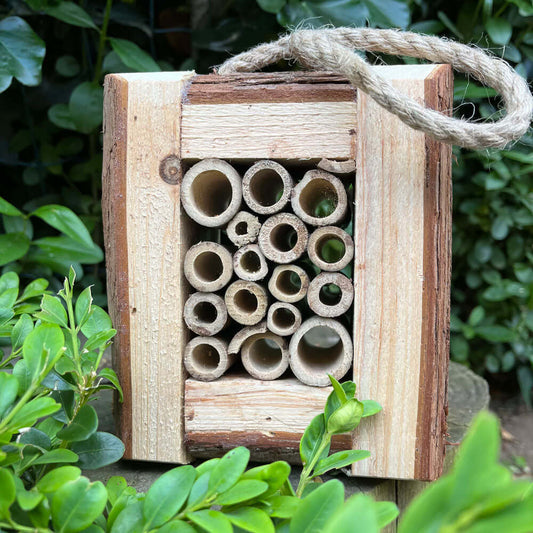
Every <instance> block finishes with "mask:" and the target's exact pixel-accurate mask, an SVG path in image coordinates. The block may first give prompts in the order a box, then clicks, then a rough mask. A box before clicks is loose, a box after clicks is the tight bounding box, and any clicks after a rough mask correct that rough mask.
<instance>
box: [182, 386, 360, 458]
mask: <svg viewBox="0 0 533 533" xmlns="http://www.w3.org/2000/svg"><path fill="white" fill-rule="evenodd" d="M331 391H332V388H331V387H323V388H320V387H308V386H306V385H303V384H302V383H300V382H299V381H298V380H297V379H295V378H284V379H277V380H274V381H260V380H257V379H253V378H251V377H249V376H223V377H222V378H220V379H218V380H217V381H210V382H202V381H196V380H194V379H191V378H189V379H187V380H186V383H185V438H186V441H187V447H188V449H189V451H190V453H191V454H192V455H193V456H195V457H213V456H214V455H222V454H223V453H225V452H226V451H228V450H230V449H231V448H234V447H235V446H246V447H248V448H250V450H251V452H252V458H253V459H254V460H256V461H272V460H278V459H283V460H285V461H289V462H292V463H299V462H300V458H299V454H298V449H299V443H300V438H301V437H302V434H303V432H304V430H305V428H306V427H307V425H308V424H309V422H311V420H312V419H313V417H315V416H316V415H317V414H319V413H320V412H322V411H323V410H324V405H325V403H326V399H327V397H328V395H329V393H330V392H331ZM350 447H351V437H350V436H349V435H339V436H336V437H335V438H334V439H333V442H332V450H335V451H340V450H347V449H350Z"/></svg>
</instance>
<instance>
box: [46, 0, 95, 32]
mask: <svg viewBox="0 0 533 533" xmlns="http://www.w3.org/2000/svg"><path fill="white" fill-rule="evenodd" d="M45 13H46V14H47V15H50V16H51V17H54V18H56V19H59V20H62V21H63V22H66V23H67V24H72V25H73V26H79V27H80V28H91V29H93V30H97V31H98V28H97V27H96V25H95V23H94V22H93V20H92V18H91V17H90V16H89V15H88V13H87V12H86V11H85V10H84V9H83V8H81V7H80V6H79V5H77V4H75V3H74V2H65V1H62V2H60V3H59V4H57V5H51V6H47V7H46V9H45Z"/></svg>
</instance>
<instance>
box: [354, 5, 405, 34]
mask: <svg viewBox="0 0 533 533" xmlns="http://www.w3.org/2000/svg"><path fill="white" fill-rule="evenodd" d="M363 3H364V4H365V6H366V7H367V9H368V12H369V17H368V18H369V20H371V21H372V23H373V24H374V25H376V26H378V27H381V28H406V27H407V26H408V25H409V22H410V21H411V15H410V10H409V4H408V3H407V2H402V1H401V0H363Z"/></svg>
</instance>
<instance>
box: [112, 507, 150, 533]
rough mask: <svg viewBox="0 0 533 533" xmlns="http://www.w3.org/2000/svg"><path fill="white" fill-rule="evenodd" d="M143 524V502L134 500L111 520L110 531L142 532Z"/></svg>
mask: <svg viewBox="0 0 533 533" xmlns="http://www.w3.org/2000/svg"><path fill="white" fill-rule="evenodd" d="M143 524H144V518H143V502H142V501H136V502H134V503H132V504H130V505H127V506H126V507H125V508H124V509H123V510H122V511H121V512H120V513H119V515H118V516H117V517H116V519H115V521H114V522H113V526H112V527H111V533H142V531H144V529H143Z"/></svg>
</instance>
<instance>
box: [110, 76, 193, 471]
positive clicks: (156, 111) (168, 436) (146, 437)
mask: <svg viewBox="0 0 533 533" xmlns="http://www.w3.org/2000/svg"><path fill="white" fill-rule="evenodd" d="M192 76H193V73H187V72H185V73H158V74H151V75H147V74H126V75H120V76H111V77H110V78H111V79H109V78H108V80H107V84H108V85H109V84H113V83H114V80H115V79H120V83H121V84H122V86H124V85H125V86H126V90H127V111H126V119H125V121H126V128H127V130H126V131H127V138H126V143H125V144H126V148H125V151H126V155H125V163H126V166H125V168H126V170H125V176H124V173H122V174H121V176H120V179H121V180H124V179H125V186H124V184H123V183H122V182H121V187H122V189H121V190H122V194H123V195H124V196H123V197H121V198H119V201H118V204H119V207H118V209H119V212H121V213H122V217H124V210H125V217H126V220H127V228H126V231H125V232H123V233H122V235H121V236H120V243H119V245H120V247H121V248H120V250H117V251H115V253H117V254H120V255H121V256H123V254H126V256H127V279H123V278H121V279H120V281H119V282H120V284H121V287H124V283H126V284H127V287H128V290H127V294H128V300H129V301H128V306H129V309H128V312H129V376H128V375H127V374H126V373H124V375H121V376H120V377H121V379H122V381H125V379H126V380H127V379H128V378H129V385H128V387H129V394H128V398H127V401H128V402H130V406H129V407H130V410H131V415H130V418H129V420H125V421H124V424H130V428H129V429H130V431H131V432H125V433H124V435H125V436H126V437H130V435H131V438H130V439H129V442H128V450H129V454H128V458H132V459H142V460H157V461H161V462H186V461H187V459H188V456H187V453H186V450H185V446H184V444H183V387H184V371H183V365H182V349H183V344H184V343H183V326H182V320H181V313H182V309H183V299H182V285H183V279H182V274H181V257H182V254H184V253H185V250H184V247H182V246H180V238H181V229H182V224H183V221H182V218H181V215H180V202H179V194H180V190H179V185H178V184H169V183H166V182H164V181H163V180H162V178H161V177H160V172H159V168H160V163H161V161H162V160H163V159H164V158H165V157H167V156H169V155H174V156H177V158H179V157H180V131H181V130H180V109H181V99H182V94H183V88H184V85H185V83H186V82H187V81H188V80H189V79H190V78H191V77H192ZM108 134H109V135H111V132H109V133H108V132H107V131H106V135H108ZM109 204H110V205H109V210H110V212H111V213H112V212H113V211H114V206H113V205H112V204H113V200H110V201H109ZM111 216H113V215H112V214H111ZM115 229H117V228H115ZM109 266H110V267H111V268H116V264H114V263H113V262H112V261H111V262H110V263H109ZM110 276H111V278H116V275H114V274H113V273H111V274H110ZM122 305H124V303H122ZM120 326H122V324H120ZM119 357H120V358H122V357H126V358H128V354H126V353H124V352H123V351H122V350H121V351H120V352H119Z"/></svg>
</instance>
